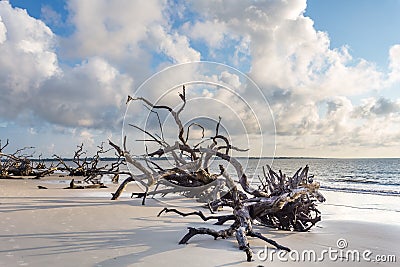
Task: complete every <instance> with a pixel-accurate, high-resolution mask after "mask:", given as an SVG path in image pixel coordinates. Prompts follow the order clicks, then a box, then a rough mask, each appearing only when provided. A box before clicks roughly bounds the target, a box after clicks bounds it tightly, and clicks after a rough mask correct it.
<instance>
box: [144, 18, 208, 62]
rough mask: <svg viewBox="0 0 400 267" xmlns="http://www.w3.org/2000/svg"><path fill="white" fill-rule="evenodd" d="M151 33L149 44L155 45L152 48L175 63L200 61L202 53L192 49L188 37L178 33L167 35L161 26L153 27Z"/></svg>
mask: <svg viewBox="0 0 400 267" xmlns="http://www.w3.org/2000/svg"><path fill="white" fill-rule="evenodd" d="M150 32H151V39H150V40H149V43H153V45H151V46H154V47H155V48H156V49H157V51H159V52H161V53H164V54H165V55H167V56H168V57H170V58H171V59H172V61H173V62H174V63H185V62H191V61H199V60H200V53H199V52H198V51H196V50H194V49H193V48H191V47H190V44H189V40H188V38H187V37H186V36H183V35H180V34H178V33H177V32H176V31H174V32H172V33H167V32H166V31H165V29H164V28H163V27H162V26H160V25H157V26H154V27H152V28H151V31H150Z"/></svg>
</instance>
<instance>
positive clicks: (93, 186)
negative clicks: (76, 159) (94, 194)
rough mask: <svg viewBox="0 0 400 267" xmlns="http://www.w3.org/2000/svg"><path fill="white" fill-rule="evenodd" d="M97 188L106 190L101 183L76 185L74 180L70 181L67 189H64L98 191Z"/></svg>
mask: <svg viewBox="0 0 400 267" xmlns="http://www.w3.org/2000/svg"><path fill="white" fill-rule="evenodd" d="M98 188H107V186H105V185H104V184H103V183H98V184H82V183H79V184H76V183H75V179H72V180H71V182H70V183H69V186H68V187H65V188H64V189H98Z"/></svg>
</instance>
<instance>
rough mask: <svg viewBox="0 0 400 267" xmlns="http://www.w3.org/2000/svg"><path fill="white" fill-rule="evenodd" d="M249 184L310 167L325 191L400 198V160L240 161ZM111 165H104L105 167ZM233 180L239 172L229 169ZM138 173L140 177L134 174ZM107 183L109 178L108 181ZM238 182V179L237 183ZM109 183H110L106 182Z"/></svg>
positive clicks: (161, 162) (213, 167) (162, 163)
mask: <svg viewBox="0 0 400 267" xmlns="http://www.w3.org/2000/svg"><path fill="white" fill-rule="evenodd" d="M239 161H240V162H241V163H242V165H243V168H244V170H245V173H246V174H247V175H248V177H249V181H250V182H251V183H252V184H253V185H257V184H258V183H259V180H258V176H261V177H263V171H262V166H265V165H266V164H268V165H270V166H272V169H273V170H274V171H276V172H278V171H279V170H282V172H283V173H286V174H287V175H289V176H293V174H294V173H295V172H296V171H297V170H298V169H299V168H301V167H305V166H306V165H308V166H309V174H312V175H314V181H317V182H319V183H320V184H321V189H324V190H331V191H341V192H352V193H364V194H377V195H393V196H400V158H387V159H385V158H379V159H378V158H377V159H332V158H329V159H328V158H275V159H271V158H250V159H244V158H239ZM156 162H157V164H159V165H160V166H162V167H168V166H170V164H169V163H170V162H169V161H168V160H160V159H159V160H157V161H156ZM107 163H108V164H109V162H103V164H107ZM219 164H224V165H225V166H226V162H225V161H223V160H214V161H213V162H212V164H211V170H212V171H214V172H217V173H218V165H219ZM226 168H227V171H228V172H229V173H230V174H231V176H232V178H234V179H235V178H237V177H236V176H235V170H234V169H233V168H232V167H231V166H226ZM134 173H137V172H136V171H134ZM106 180H107V178H106ZM235 180H237V179H235ZM105 182H107V181H105Z"/></svg>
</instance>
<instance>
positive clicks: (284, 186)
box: [109, 87, 325, 261]
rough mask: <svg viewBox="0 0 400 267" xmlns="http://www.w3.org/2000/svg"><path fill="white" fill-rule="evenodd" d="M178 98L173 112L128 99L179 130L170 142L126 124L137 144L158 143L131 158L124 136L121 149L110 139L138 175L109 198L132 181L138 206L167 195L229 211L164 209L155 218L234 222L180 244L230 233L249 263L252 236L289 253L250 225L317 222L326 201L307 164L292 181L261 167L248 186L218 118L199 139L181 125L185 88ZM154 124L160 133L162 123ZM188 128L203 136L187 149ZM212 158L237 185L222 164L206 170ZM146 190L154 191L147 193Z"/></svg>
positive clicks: (304, 226)
mask: <svg viewBox="0 0 400 267" xmlns="http://www.w3.org/2000/svg"><path fill="white" fill-rule="evenodd" d="M179 96H180V98H181V100H182V104H181V106H180V107H179V108H177V110H176V111H175V110H174V109H172V108H171V107H169V106H165V105H156V104H154V103H151V102H150V101H149V100H147V99H145V98H142V97H137V98H133V97H131V96H129V97H128V100H127V103H129V102H130V101H140V102H142V103H143V104H144V105H146V107H147V108H148V109H149V110H150V112H152V113H154V114H156V115H157V117H158V113H157V112H158V111H166V112H168V113H169V114H170V115H171V116H172V117H173V119H174V122H175V124H176V126H177V128H178V136H177V140H176V141H175V142H174V143H173V144H170V143H168V142H167V141H166V140H165V139H164V138H163V134H161V135H156V134H153V133H150V132H149V131H147V130H146V129H143V128H140V127H138V126H136V125H132V124H130V126H131V127H134V128H135V129H136V130H138V131H140V132H142V133H143V134H144V135H145V136H146V137H147V138H148V139H145V140H142V141H144V142H152V143H155V144H158V145H159V148H158V149H156V150H154V151H152V152H148V151H147V150H146V153H145V154H144V155H135V156H132V155H131V154H130V152H129V151H128V149H127V148H126V141H127V140H126V137H125V138H124V143H123V147H122V148H121V147H119V146H118V145H116V144H114V143H113V142H111V141H109V144H110V145H111V146H112V147H114V148H115V150H116V151H117V154H118V155H120V156H121V157H124V158H125V160H126V162H127V163H128V164H129V165H130V166H131V167H132V168H133V169H134V170H136V171H139V172H140V174H136V175H133V174H132V171H130V173H131V175H130V176H129V177H128V178H127V179H126V180H125V181H124V182H123V183H122V184H121V185H120V187H119V188H118V190H117V191H116V192H115V193H114V194H113V197H112V199H113V200H116V199H118V197H119V196H120V194H121V193H122V191H123V190H124V189H125V187H126V186H127V184H128V183H130V182H133V181H136V182H138V183H140V184H141V185H143V186H144V188H145V189H144V192H140V193H133V194H132V196H137V197H141V198H142V204H143V205H144V204H145V199H146V197H147V196H149V195H156V194H161V195H162V196H165V195H167V194H170V193H179V194H182V195H184V196H186V197H194V198H196V199H197V200H201V201H204V202H206V203H208V207H209V209H210V211H211V212H212V213H214V212H215V211H217V210H219V209H220V208H222V207H229V208H231V209H232V214H230V215H221V216H216V215H211V216H205V215H204V214H203V213H202V212H201V211H195V212H190V213H183V212H181V211H179V210H177V209H169V208H164V209H163V210H162V211H161V212H160V213H159V215H158V216H160V215H161V214H162V213H168V212H174V213H177V214H179V215H182V216H189V215H197V216H199V217H200V218H202V219H203V220H204V221H208V220H217V223H216V224H224V223H225V222H227V221H233V223H232V224H231V226H230V227H229V228H227V229H225V230H220V231H216V230H214V229H212V228H193V227H189V232H188V233H187V234H186V235H185V236H184V237H183V238H182V239H181V241H180V242H179V243H180V244H186V243H187V242H188V241H189V240H190V239H191V238H192V237H194V236H196V235H199V234H206V235H211V236H213V237H214V238H215V239H216V238H227V237H230V236H233V235H234V236H236V239H237V241H238V244H239V248H240V249H241V250H243V251H245V253H246V257H247V261H251V260H252V257H253V253H252V250H251V248H250V245H249V242H248V239H247V237H257V238H259V239H262V240H264V241H266V242H268V243H269V244H271V245H273V246H275V247H276V248H277V249H282V250H286V251H290V249H289V248H288V247H286V246H282V245H280V244H278V243H276V242H275V241H274V240H271V239H268V238H267V237H265V236H263V235H262V234H261V233H258V232H255V231H254V230H253V224H254V223H259V224H260V225H264V226H268V227H274V228H278V229H282V230H291V231H308V230H309V229H311V227H313V226H314V225H315V224H316V223H317V222H318V221H320V220H321V216H320V212H319V211H318V209H317V206H316V203H317V202H318V201H319V202H323V201H325V198H324V197H323V196H322V195H321V194H320V193H319V191H318V189H319V184H318V183H317V182H314V181H313V177H312V176H309V175H308V171H309V168H308V166H306V167H305V168H300V169H299V170H298V171H297V172H296V173H295V174H294V175H293V176H292V177H288V176H287V175H285V174H283V173H282V172H281V171H279V174H278V173H276V172H274V171H273V170H272V169H271V168H270V167H269V166H266V168H263V174H264V178H260V185H259V186H258V187H253V186H252V185H251V184H250V183H249V181H248V176H247V175H246V172H245V170H244V169H243V166H242V165H241V163H240V162H239V161H238V160H237V159H236V158H235V157H232V156H231V151H233V150H236V151H246V150H244V149H240V148H237V147H235V146H233V145H232V144H231V143H230V141H229V139H228V138H227V137H226V136H224V135H223V134H221V133H220V131H219V128H220V124H221V118H219V120H218V123H217V124H216V127H215V135H214V136H211V137H204V127H203V126H202V125H199V124H197V123H192V124H190V125H189V126H187V127H183V123H182V121H181V119H180V114H181V112H182V111H183V110H184V108H185V106H186V93H185V87H183V91H182V93H180V94H179ZM158 118H159V117H158ZM159 124H160V130H161V133H162V127H161V123H159ZM191 127H199V128H200V129H202V132H203V136H202V140H201V141H200V142H198V143H197V144H195V145H189V142H188V140H189V137H190V129H191ZM153 157H169V158H171V159H172V162H173V166H171V167H170V168H162V167H161V166H159V165H158V164H157V163H156V162H155V161H154V160H152V158H153ZM214 158H217V159H220V160H222V161H223V162H224V163H225V165H226V166H231V167H233V168H234V170H235V176H236V178H237V179H238V181H239V183H238V184H237V183H236V182H235V181H234V179H232V178H231V176H230V174H229V173H228V172H227V171H226V167H224V166H223V165H222V164H221V165H219V171H215V170H214V171H213V170H212V169H211V159H214ZM160 187H162V188H160ZM151 188H154V189H153V190H152V191H150V189H151Z"/></svg>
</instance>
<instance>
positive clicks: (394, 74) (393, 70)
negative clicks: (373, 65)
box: [389, 44, 400, 83]
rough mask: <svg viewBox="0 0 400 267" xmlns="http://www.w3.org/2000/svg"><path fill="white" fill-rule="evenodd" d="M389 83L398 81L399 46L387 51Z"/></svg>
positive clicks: (399, 68)
mask: <svg viewBox="0 0 400 267" xmlns="http://www.w3.org/2000/svg"><path fill="white" fill-rule="evenodd" d="M389 61H390V63H389V69H390V74H389V81H390V82H391V83H394V82H399V81H400V44H397V45H394V46H392V47H391V48H390V50H389Z"/></svg>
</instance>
